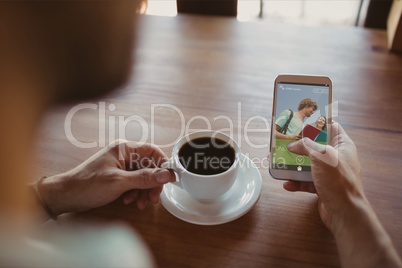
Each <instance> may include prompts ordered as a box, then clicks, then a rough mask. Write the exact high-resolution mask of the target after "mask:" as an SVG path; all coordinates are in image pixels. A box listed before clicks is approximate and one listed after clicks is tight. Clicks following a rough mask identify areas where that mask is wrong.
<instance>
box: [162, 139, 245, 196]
mask: <svg viewBox="0 0 402 268" xmlns="http://www.w3.org/2000/svg"><path fill="white" fill-rule="evenodd" d="M197 138H216V139H220V140H222V141H224V142H226V143H228V144H229V145H230V146H231V147H232V148H233V149H234V153H235V157H234V161H233V163H232V165H231V166H230V167H229V168H228V169H227V170H225V171H223V172H221V173H217V174H213V175H202V174H197V173H193V172H190V171H188V170H187V169H185V167H184V166H183V165H182V163H181V162H180V160H179V151H180V149H181V148H182V146H183V145H184V144H186V143H188V142H190V141H191V140H194V139H197ZM240 154H241V152H240V149H239V146H238V145H237V143H236V142H235V141H234V140H233V139H232V138H231V137H229V136H227V135H226V134H223V133H222V132H217V131H197V132H193V133H190V134H188V135H186V136H184V137H182V138H181V139H180V140H178V141H177V143H176V144H175V145H174V147H173V150H172V157H171V158H170V159H169V161H168V162H165V163H163V164H162V167H163V168H168V169H172V170H173V171H174V172H175V173H176V182H173V184H174V185H176V186H178V187H180V188H182V189H184V190H185V191H186V192H187V193H188V194H189V195H190V196H191V197H192V198H194V199H195V200H197V201H199V202H204V203H205V202H208V203H209V202H217V201H219V200H222V199H224V198H225V196H226V193H228V192H229V190H230V189H231V187H232V186H233V184H234V182H235V181H236V177H237V173H238V169H239V159H240Z"/></svg>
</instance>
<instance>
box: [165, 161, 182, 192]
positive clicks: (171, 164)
mask: <svg viewBox="0 0 402 268" xmlns="http://www.w3.org/2000/svg"><path fill="white" fill-rule="evenodd" d="M161 168H167V169H171V170H173V171H174V174H175V175H176V181H175V182H171V183H172V184H174V185H176V186H177V187H180V188H182V189H183V186H182V185H181V182H180V175H179V172H177V171H176V170H177V167H176V164H175V161H174V159H173V157H171V158H170V159H169V161H167V162H165V163H162V165H161Z"/></svg>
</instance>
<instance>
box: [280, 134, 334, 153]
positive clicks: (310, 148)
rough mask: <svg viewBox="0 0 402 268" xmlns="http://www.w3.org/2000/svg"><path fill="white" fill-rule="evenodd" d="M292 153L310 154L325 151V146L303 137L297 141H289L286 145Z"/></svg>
mask: <svg viewBox="0 0 402 268" xmlns="http://www.w3.org/2000/svg"><path fill="white" fill-rule="evenodd" d="M287 148H288V150H289V151H290V152H292V153H295V154H299V155H307V156H311V154H313V153H317V152H318V153H321V154H323V153H325V151H326V147H325V145H323V144H319V143H317V142H314V141H312V140H311V139H309V138H303V139H301V140H299V141H297V142H290V143H289V144H288V146H287Z"/></svg>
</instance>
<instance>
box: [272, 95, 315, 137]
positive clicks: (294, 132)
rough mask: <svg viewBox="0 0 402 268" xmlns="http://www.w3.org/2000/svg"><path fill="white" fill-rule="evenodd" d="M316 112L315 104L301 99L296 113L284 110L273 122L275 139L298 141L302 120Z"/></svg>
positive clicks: (307, 99)
mask: <svg viewBox="0 0 402 268" xmlns="http://www.w3.org/2000/svg"><path fill="white" fill-rule="evenodd" d="M316 110H317V103H316V102H315V101H313V100H312V99H310V98H305V99H302V100H301V101H300V103H299V107H298V111H297V112H294V111H292V110H291V109H287V110H284V111H282V112H281V113H280V115H279V116H278V118H276V120H275V137H276V138H278V139H285V140H299V139H301V138H302V137H301V136H300V135H299V134H300V132H301V131H302V129H303V123H304V120H305V119H306V118H308V117H310V116H311V115H313V114H314V112H315V111H316Z"/></svg>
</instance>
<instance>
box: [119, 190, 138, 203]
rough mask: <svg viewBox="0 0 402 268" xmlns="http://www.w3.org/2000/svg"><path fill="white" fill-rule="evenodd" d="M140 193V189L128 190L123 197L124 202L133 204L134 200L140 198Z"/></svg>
mask: <svg viewBox="0 0 402 268" xmlns="http://www.w3.org/2000/svg"><path fill="white" fill-rule="evenodd" d="M139 194H140V190H138V189H136V190H131V191H128V192H126V193H125V194H124V197H123V203H124V204H125V205H129V204H131V203H132V202H133V201H134V200H136V199H137V198H138V196H139Z"/></svg>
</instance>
